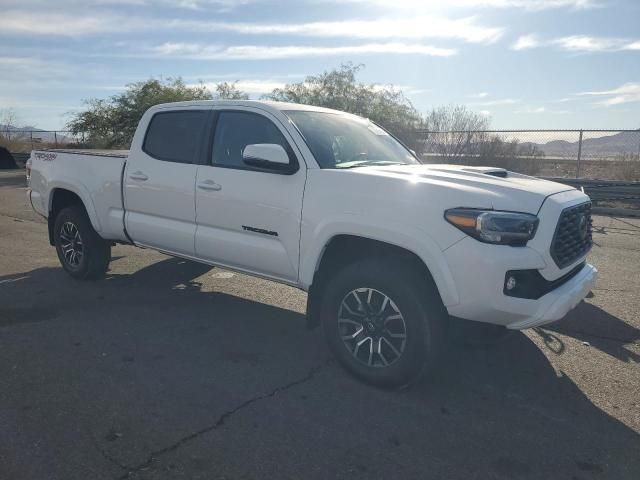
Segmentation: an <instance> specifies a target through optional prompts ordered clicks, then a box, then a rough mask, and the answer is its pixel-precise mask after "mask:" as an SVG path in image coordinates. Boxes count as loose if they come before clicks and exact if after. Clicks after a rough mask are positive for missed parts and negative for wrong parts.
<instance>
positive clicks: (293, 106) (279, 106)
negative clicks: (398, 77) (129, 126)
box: [151, 100, 345, 114]
mask: <svg viewBox="0 0 640 480" xmlns="http://www.w3.org/2000/svg"><path fill="white" fill-rule="evenodd" d="M216 106H229V107H232V106H233V107H257V108H261V109H263V110H267V111H274V110H276V111H278V110H306V111H310V112H325V113H341V114H344V113H345V112H341V111H339V110H333V109H331V108H324V107H314V106H313V105H302V104H299V103H287V102H272V101H262V100H193V101H189V102H172V103H161V104H159V105H155V106H154V107H151V108H152V109H153V110H161V109H172V108H180V107H216Z"/></svg>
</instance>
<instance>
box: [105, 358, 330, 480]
mask: <svg viewBox="0 0 640 480" xmlns="http://www.w3.org/2000/svg"><path fill="white" fill-rule="evenodd" d="M332 362H333V360H332V359H329V360H327V361H325V362H323V363H321V364H320V365H316V366H315V367H312V368H311V369H310V370H309V372H308V373H307V374H306V375H305V376H304V377H302V378H299V379H297V380H293V381H291V382H289V383H287V384H285V385H280V386H278V387H276V388H274V389H273V390H271V391H270V392H268V393H265V394H262V395H258V396H256V397H252V398H250V399H248V400H245V401H244V402H242V403H241V404H239V405H238V406H236V407H234V408H232V409H231V410H227V411H226V412H224V413H223V414H222V415H220V416H219V417H218V419H217V420H216V421H215V422H214V423H213V424H211V425H209V426H207V427H205V428H202V429H200V430H198V431H196V432H193V433H191V434H189V435H187V436H185V437H182V438H181V439H180V440H178V441H177V442H175V443H173V444H171V445H169V446H167V447H164V448H161V449H159V450H155V451H153V452H151V454H149V456H148V458H147V459H146V460H145V461H144V462H142V463H139V464H138V465H135V466H126V465H122V464H120V463H119V462H118V461H117V460H115V459H112V458H111V457H110V456H108V455H105V452H104V451H103V455H104V456H105V458H106V459H107V460H109V461H111V462H113V463H115V464H116V465H119V466H120V467H122V468H123V469H124V470H128V471H127V473H125V474H124V475H122V476H120V477H118V479H119V480H126V479H129V478H131V477H132V475H135V474H136V473H138V472H140V471H142V470H146V469H147V468H149V467H150V466H151V464H152V463H153V462H154V461H155V460H157V459H158V458H159V457H160V456H162V455H164V454H166V453H169V452H173V451H175V450H177V449H179V448H180V447H181V446H183V445H185V444H186V443H189V442H191V441H192V440H195V439H196V438H198V437H201V436H202V435H205V434H207V433H209V432H212V431H213V430H216V429H218V428H219V427H221V426H222V425H224V423H225V422H226V421H227V420H228V419H229V417H231V416H232V415H234V414H236V413H238V412H239V411H240V410H243V409H245V408H247V407H249V406H250V405H253V404H254V403H257V402H260V401H262V400H266V399H268V398H272V397H274V396H276V395H277V394H278V393H281V392H284V391H286V390H289V389H291V388H294V387H297V386H298V385H302V384H303V383H306V382H308V381H310V380H312V379H313V377H315V376H316V375H317V374H318V372H319V371H320V370H322V369H323V368H324V367H326V366H327V365H329V364H330V363H332Z"/></svg>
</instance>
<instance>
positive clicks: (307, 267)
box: [300, 214, 459, 306]
mask: <svg viewBox="0 0 640 480" xmlns="http://www.w3.org/2000/svg"><path fill="white" fill-rule="evenodd" d="M337 235H353V236H356V237H362V238H368V239H371V240H377V241H380V242H384V243H388V244H391V245H394V246H397V247H400V248H403V249H405V250H408V251H410V252H412V253H413V254H415V255H417V256H418V257H419V258H420V259H421V260H422V261H423V262H424V264H425V265H426V267H427V268H428V269H429V272H431V276H432V277H433V280H434V281H435V283H436V286H437V287H438V291H439V292H440V297H441V298H442V302H443V303H444V305H445V306H450V305H455V304H457V303H458V301H459V299H458V293H457V289H456V286H455V283H454V280H453V276H452V274H451V271H450V269H449V266H448V264H447V262H446V259H445V256H444V254H443V252H442V250H441V249H440V247H439V246H438V245H437V243H436V242H435V241H434V240H433V239H432V238H431V237H430V235H429V233H428V232H427V231H424V230H422V229H420V228H418V227H408V226H407V225H406V224H400V223H394V222H391V223H390V222H384V226H379V225H371V224H367V223H364V222H363V221H362V220H361V217H359V216H356V215H350V214H342V215H340V216H337V217H334V218H332V219H327V220H326V221H323V222H321V223H318V224H317V225H316V226H315V228H313V229H310V228H309V229H307V230H306V231H305V230H304V229H303V235H302V237H303V238H302V242H301V247H302V249H301V252H300V259H301V260H300V283H301V286H302V287H303V288H304V289H305V290H308V289H309V287H310V286H311V284H312V282H313V277H314V274H315V272H316V270H317V269H318V267H319V265H320V261H321V260H322V255H323V253H324V250H325V247H326V246H327V245H328V244H329V242H330V241H331V239H332V238H333V237H335V236H337Z"/></svg>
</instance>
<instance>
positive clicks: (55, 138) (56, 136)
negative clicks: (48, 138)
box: [53, 132, 58, 148]
mask: <svg viewBox="0 0 640 480" xmlns="http://www.w3.org/2000/svg"><path fill="white" fill-rule="evenodd" d="M53 143H54V144H55V146H56V148H58V132H53Z"/></svg>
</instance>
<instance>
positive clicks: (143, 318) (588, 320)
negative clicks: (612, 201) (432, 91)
mask: <svg viewBox="0 0 640 480" xmlns="http://www.w3.org/2000/svg"><path fill="white" fill-rule="evenodd" d="M594 240H595V243H596V245H595V247H594V249H593V252H592V254H591V258H590V261H591V262H592V263H594V264H595V265H596V266H597V267H598V268H599V270H600V278H599V280H598V283H597V286H596V287H597V288H595V289H594V291H593V295H592V296H591V298H588V299H587V300H586V301H585V302H583V303H582V304H580V305H579V306H578V308H577V309H576V310H574V311H573V312H571V313H570V314H569V315H568V317H567V318H565V319H563V320H561V321H560V322H557V323H555V324H552V325H550V326H548V327H546V328H544V329H537V330H529V331H526V332H516V333H514V334H513V335H511V336H510V337H508V338H507V339H506V340H505V341H504V342H502V343H500V344H499V345H497V346H493V347H489V348H469V347H451V348H450V349H449V351H448V352H447V354H446V356H445V357H444V358H443V361H442V365H441V367H440V368H439V369H438V370H437V371H436V372H435V374H434V376H433V377H432V378H429V379H425V380H423V381H421V382H420V383H419V384H417V385H415V386H413V387H412V388H410V389H408V390H404V391H400V392H393V391H385V390H379V389H376V388H372V387H369V386H367V385H364V384H362V383H360V382H359V381H357V380H354V379H353V378H352V377H350V376H349V375H348V374H347V373H345V372H344V371H343V370H342V369H341V368H340V367H339V366H338V365H337V364H336V363H335V361H334V360H333V359H332V357H331V355H330V353H329V352H328V350H327V348H326V347H325V343H324V340H323V338H322V333H321V331H320V330H314V331H308V330H306V328H305V318H304V310H305V300H306V296H305V294H304V293H303V292H300V291H298V290H296V289H293V288H290V287H286V286H282V285H277V284H275V283H271V282H267V281H264V280H259V279H255V278H252V277H248V276H245V275H241V274H237V273H233V272H230V271H226V270H222V269H219V268H210V267H208V266H203V265H198V264H195V263H191V262H187V261H184V260H180V259H175V258H170V257H167V256H165V255H162V254H159V253H155V252H152V251H150V250H142V249H137V248H133V247H128V246H117V247H114V249H113V262H112V263H111V269H110V271H109V272H108V274H107V276H106V278H105V279H103V280H99V281H94V282H79V281H75V280H73V279H71V278H70V277H68V276H67V275H66V274H65V273H64V272H63V270H62V269H61V267H60V266H59V263H58V260H57V257H56V254H55V250H54V249H53V248H52V247H50V246H49V244H48V240H47V233H46V224H44V223H43V221H42V219H40V218H38V217H37V216H36V215H34V214H33V213H32V212H30V211H29V208H28V206H27V205H26V202H25V187H24V181H23V178H22V176H21V174H20V173H19V172H0V479H2V480H5V479H6V480H22V479H25V480H26V479H29V480H31V479H38V480H40V479H43V480H57V479H60V480H75V479H82V480H86V479H89V480H99V479H119V478H123V479H124V478H131V479H207V480H208V479H264V478H268V479H280V478H283V479H285V478H286V479H289V478H290V479H342V478H345V479H346V478H349V479H360V478H362V479H365V478H366V479H375V478H380V479H413V478H416V479H418V478H419V479H465V480H468V479H483V480H484V479H507V478H509V479H510V478H525V479H567V480H586V479H633V480H637V479H638V478H640V435H639V432H640V313H639V311H640V273H639V272H640V220H628V219H623V218H610V217H596V218H595V234H594Z"/></svg>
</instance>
